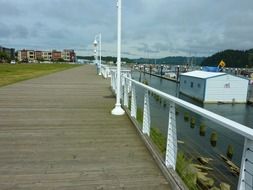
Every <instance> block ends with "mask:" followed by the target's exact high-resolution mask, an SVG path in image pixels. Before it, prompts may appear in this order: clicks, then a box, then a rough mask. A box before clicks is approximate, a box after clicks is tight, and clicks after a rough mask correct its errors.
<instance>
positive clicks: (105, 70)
mask: <svg viewBox="0 0 253 190" xmlns="http://www.w3.org/2000/svg"><path fill="white" fill-rule="evenodd" d="M116 69H117V68H116V67H113V66H108V65H104V64H102V65H101V73H102V76H103V77H104V78H109V77H111V70H116Z"/></svg>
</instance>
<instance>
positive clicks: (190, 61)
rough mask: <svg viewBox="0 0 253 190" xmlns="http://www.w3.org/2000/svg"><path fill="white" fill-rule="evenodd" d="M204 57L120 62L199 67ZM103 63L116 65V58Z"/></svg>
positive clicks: (142, 59)
mask: <svg viewBox="0 0 253 190" xmlns="http://www.w3.org/2000/svg"><path fill="white" fill-rule="evenodd" d="M77 59H86V60H94V56H77ZM204 59H205V57H183V56H171V57H164V58H159V59H151V58H150V59H146V58H139V59H129V58H122V61H124V62H126V63H137V64H154V63H156V64H173V65H183V64H194V65H200V64H201V63H202V61H203V60H204ZM102 60H103V61H113V62H114V63H116V61H117V58H116V57H111V56H107V57H102Z"/></svg>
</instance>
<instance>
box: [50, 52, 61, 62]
mask: <svg viewBox="0 0 253 190" xmlns="http://www.w3.org/2000/svg"><path fill="white" fill-rule="evenodd" d="M61 58H62V57H61V52H60V51H56V50H53V51H52V60H53V61H57V60H59V59H61Z"/></svg>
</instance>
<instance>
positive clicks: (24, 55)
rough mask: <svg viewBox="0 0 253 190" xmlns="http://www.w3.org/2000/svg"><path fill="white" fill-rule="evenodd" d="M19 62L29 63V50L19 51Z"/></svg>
mask: <svg viewBox="0 0 253 190" xmlns="http://www.w3.org/2000/svg"><path fill="white" fill-rule="evenodd" d="M18 60H19V61H25V62H27V61H28V56H27V50H25V49H23V50H19V51H18Z"/></svg>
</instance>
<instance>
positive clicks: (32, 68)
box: [0, 64, 79, 86]
mask: <svg viewBox="0 0 253 190" xmlns="http://www.w3.org/2000/svg"><path fill="white" fill-rule="evenodd" d="M76 66H79V65H70V64H18V65H10V64H0V86H4V85H8V84H12V83H15V82H18V81H22V80H27V79H31V78H34V77H38V76H42V75H46V74H49V73H54V72H57V71H62V70H65V69H69V68H73V67H76Z"/></svg>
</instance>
